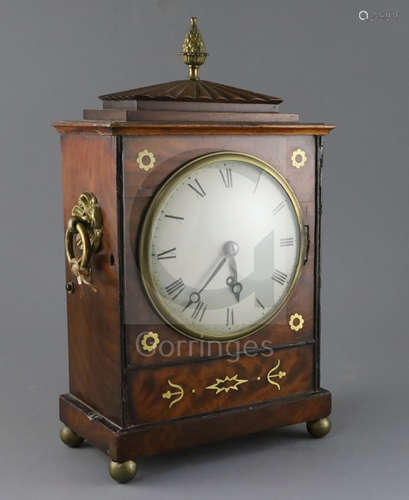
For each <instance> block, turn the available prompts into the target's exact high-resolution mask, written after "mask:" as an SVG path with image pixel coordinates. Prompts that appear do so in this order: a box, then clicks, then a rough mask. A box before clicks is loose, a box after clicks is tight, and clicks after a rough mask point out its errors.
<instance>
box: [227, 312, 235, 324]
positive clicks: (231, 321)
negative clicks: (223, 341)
mask: <svg viewBox="0 0 409 500" xmlns="http://www.w3.org/2000/svg"><path fill="white" fill-rule="evenodd" d="M233 325H234V312H233V308H232V307H228V308H227V309H226V326H233Z"/></svg>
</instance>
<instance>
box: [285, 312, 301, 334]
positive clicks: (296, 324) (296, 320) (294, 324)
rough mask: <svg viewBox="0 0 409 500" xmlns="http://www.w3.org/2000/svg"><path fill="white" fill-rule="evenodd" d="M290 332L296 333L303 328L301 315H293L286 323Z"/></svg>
mask: <svg viewBox="0 0 409 500" xmlns="http://www.w3.org/2000/svg"><path fill="white" fill-rule="evenodd" d="M288 324H289V325H290V328H291V330H293V331H294V332H298V331H299V330H301V329H302V327H303V326H304V318H303V317H302V316H301V314H298V313H295V314H292V315H291V316H290V321H289V322H288Z"/></svg>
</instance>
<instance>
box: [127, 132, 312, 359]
mask: <svg viewBox="0 0 409 500" xmlns="http://www.w3.org/2000/svg"><path fill="white" fill-rule="evenodd" d="M145 149H147V150H148V151H150V152H152V153H153V154H154V155H155V158H156V162H155V165H154V167H153V168H152V169H151V170H148V171H146V170H143V169H141V168H139V166H138V163H137V158H138V153H139V152H140V151H144V150H145ZM297 149H302V150H303V151H305V153H306V157H307V160H306V162H305V164H304V165H302V166H300V168H296V167H294V166H293V165H292V155H293V152H294V151H296V150H297ZM215 151H239V152H243V153H248V154H252V155H254V156H257V157H259V158H261V159H262V160H264V161H267V162H268V163H269V164H270V165H272V166H273V167H275V168H276V169H277V170H278V171H279V172H280V173H281V174H282V175H283V176H284V177H285V178H286V179H287V180H288V182H289V183H290V185H291V187H292V188H293V190H294V191H295V193H296V195H297V198H298V200H299V201H300V204H301V208H302V212H303V219H304V223H305V224H308V226H309V229H310V250H309V259H308V262H307V264H306V265H305V266H303V268H302V272H301V275H300V278H299V281H298V284H297V286H296V288H295V290H294V292H293V294H292V296H291V298H290V300H289V302H288V303H287V305H286V306H285V307H284V308H283V309H282V310H281V312H280V313H279V314H278V316H276V318H274V320H273V321H272V322H271V323H270V324H269V325H267V326H265V327H264V328H263V329H261V330H260V331H259V332H257V333H256V334H254V335H252V336H251V337H248V338H247V339H244V340H243V341H237V342H234V343H229V344H228V345H225V346H223V345H221V344H214V345H211V344H209V343H205V344H206V345H205V349H203V345H204V344H203V343H201V342H197V341H189V340H187V339H185V337H183V336H182V335H180V334H179V333H177V332H175V331H174V330H173V329H172V328H170V327H169V326H168V325H166V324H165V323H164V322H163V321H162V319H161V318H160V317H159V316H158V314H157V313H156V312H155V310H154V308H153V306H152V305H151V303H150V302H149V299H148V298H147V296H146V293H145V291H144V289H143V286H142V283H141V280H140V275H139V270H138V265H137V257H138V250H137V243H138V234H139V230H140V227H141V223H142V221H143V217H144V214H145V211H146V209H147V207H148V205H149V203H150V201H151V199H152V197H153V196H154V193H155V192H156V189H157V188H158V186H160V185H161V184H162V183H163V182H164V180H166V178H167V177H168V176H169V175H170V174H171V173H172V172H174V171H175V170H177V169H178V168H179V167H180V166H181V165H183V164H184V163H186V162H187V161H190V160H192V159H193V158H197V157H199V156H202V155H204V154H207V153H211V152H215ZM123 162H124V181H125V190H124V197H125V200H124V217H125V220H124V222H125V241H124V259H125V280H126V286H125V323H126V336H127V353H128V363H129V364H130V365H131V366H142V365H143V366H148V365H152V364H165V363H168V362H169V361H171V360H173V359H178V360H181V359H186V360H187V359H189V358H192V357H193V358H194V357H203V356H209V357H212V356H218V355H225V354H226V353H227V354H228V353H232V352H236V351H241V350H243V348H244V345H245V346H247V347H248V348H253V349H254V348H256V349H257V346H258V347H259V346H261V345H263V342H264V341H266V342H267V343H269V345H270V346H271V345H273V346H280V345H286V344H297V343H303V342H305V341H309V340H312V339H313V327H314V252H315V244H314V231H315V142H314V137H309V136H282V135H278V136H259V137H255V136H230V137H229V136H227V137H226V136H179V137H169V136H162V137H160V136H145V137H124V147H123ZM294 313H298V314H301V315H302V316H303V318H304V326H303V328H302V330H298V331H297V332H295V331H293V330H291V328H290V326H289V319H290V316H291V315H292V314H294ZM149 331H154V332H157V333H158V334H159V337H160V339H161V344H159V346H158V348H157V349H156V350H155V351H154V352H144V351H143V348H142V347H141V340H142V338H143V334H144V332H149ZM181 340H183V342H180V341H181ZM251 342H253V345H251ZM244 343H245V344H244ZM176 344H177V345H176ZM254 344H256V345H254ZM227 349H228V350H227Z"/></svg>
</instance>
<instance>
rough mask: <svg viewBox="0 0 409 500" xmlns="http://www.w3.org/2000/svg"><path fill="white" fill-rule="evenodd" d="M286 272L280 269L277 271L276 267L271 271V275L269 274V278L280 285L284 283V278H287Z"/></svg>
mask: <svg viewBox="0 0 409 500" xmlns="http://www.w3.org/2000/svg"><path fill="white" fill-rule="evenodd" d="M287 276H288V274H285V273H283V272H282V271H279V270H278V269H275V271H274V272H273V276H271V279H272V280H273V281H275V282H277V283H279V284H280V285H284V283H285V280H286V279H287Z"/></svg>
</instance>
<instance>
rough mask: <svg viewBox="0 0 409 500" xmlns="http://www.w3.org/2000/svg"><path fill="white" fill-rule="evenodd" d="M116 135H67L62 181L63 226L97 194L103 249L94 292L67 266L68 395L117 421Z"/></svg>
mask: <svg viewBox="0 0 409 500" xmlns="http://www.w3.org/2000/svg"><path fill="white" fill-rule="evenodd" d="M117 140H118V139H117V138H116V137H109V136H104V137H98V136H95V135H93V136H87V135H79V134H64V135H62V137H61V145H62V182H63V194H64V227H66V225H67V221H68V219H69V218H70V216H71V210H72V207H73V205H74V204H76V203H77V201H78V197H79V195H80V194H81V193H82V192H84V191H90V192H92V193H94V194H95V196H96V197H97V199H98V201H99V204H100V206H101V208H102V216H103V224H104V230H103V231H104V233H103V240H102V248H101V250H100V251H99V253H98V254H97V255H96V256H95V257H94V258H93V261H92V275H93V282H94V283H95V285H96V287H97V288H98V293H94V292H93V291H92V290H91V289H90V288H89V287H87V286H85V285H82V286H79V285H77V284H76V281H75V278H74V276H73V275H72V274H71V271H70V270H69V268H68V266H67V264H66V276H67V280H71V281H72V282H74V284H75V290H74V293H72V294H67V314H68V346H69V369H70V392H71V393H72V394H74V395H75V396H76V397H78V398H79V399H81V400H82V401H84V402H85V403H87V404H88V405H90V406H92V407H93V408H95V409H96V410H98V411H100V412H101V413H102V414H103V415H105V416H106V417H107V418H109V419H111V420H113V421H114V422H118V423H119V422H122V417H121V348H120V345H121V344H120V312H119V311H120V296H119V277H118V263H119V255H118V251H119V250H118V228H117V225H118V220H117V191H116V182H117V180H116V179H117V171H116V154H117V153H116V143H117Z"/></svg>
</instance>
